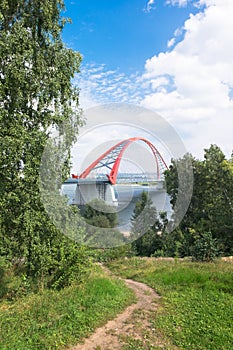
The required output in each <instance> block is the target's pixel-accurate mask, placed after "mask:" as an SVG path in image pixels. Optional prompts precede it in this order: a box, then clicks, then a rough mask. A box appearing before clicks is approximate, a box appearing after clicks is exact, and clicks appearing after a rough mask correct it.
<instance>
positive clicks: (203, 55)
mask: <svg viewBox="0 0 233 350" xmlns="http://www.w3.org/2000/svg"><path fill="white" fill-rule="evenodd" d="M183 3H184V2H183ZM204 3H205V4H206V5H208V7H207V8H206V9H205V11H204V12H200V13H198V14H196V15H195V16H194V15H191V16H190V18H189V19H188V20H187V21H186V22H185V24H184V29H185V36H184V39H183V40H182V41H181V42H180V43H178V44H177V45H176V46H175V47H174V48H173V50H172V51H170V52H165V53H160V54H159V55H157V56H154V57H152V58H151V59H149V60H147V62H146V65H145V74H144V79H146V80H147V81H153V80H154V79H156V77H161V76H166V77H167V76H171V77H172V79H173V81H174V86H175V87H174V89H173V91H168V90H167V91H166V90H163V92H161V91H157V92H151V93H149V94H147V95H146V96H145V97H144V99H143V101H142V105H143V106H145V107H148V108H153V109H154V110H156V111H158V112H160V113H161V115H163V116H165V117H167V118H168V119H169V120H170V122H171V123H172V124H173V125H175V126H176V127H177V129H178V130H179V132H180V133H181V134H182V135H183V137H185V142H186V143H187V145H188V147H189V149H190V150H191V151H192V152H193V153H194V154H198V156H199V155H200V153H201V152H202V149H203V148H204V147H208V146H209V144H210V143H217V144H219V146H220V147H222V148H223V150H224V151H225V152H226V153H227V154H228V155H229V154H230V152H231V149H232V147H233V144H232V135H233V101H232V100H231V99H230V97H229V95H230V93H231V90H232V87H233V60H232V57H233V36H232V16H233V2H232V1H229V0H221V1H219V0H215V1H214V0H205V1H202V4H204ZM180 4H181V2H180Z"/></svg>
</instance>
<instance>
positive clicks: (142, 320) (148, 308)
mask: <svg viewBox="0 0 233 350" xmlns="http://www.w3.org/2000/svg"><path fill="white" fill-rule="evenodd" d="M124 281H125V283H126V284H127V286H128V287H129V288H131V289H132V290H133V291H134V293H135V295H136V298H137V302H136V303H135V304H133V305H131V306H129V307H127V308H126V310H125V311H124V312H122V313H121V314H119V315H118V316H117V317H116V318H115V319H113V320H111V321H108V322H107V324H105V325H104V326H103V327H100V328H98V329H97V330H96V331H95V333H94V334H92V335H91V336H90V337H89V338H88V339H86V340H85V342H84V343H83V344H79V345H77V346H75V347H73V348H72V349H70V350H118V349H121V347H122V346H123V345H124V343H125V342H124V340H126V338H127V337H130V338H133V339H139V340H142V341H144V339H143V334H144V332H145V330H150V327H152V326H151V324H150V321H149V317H150V314H151V312H153V311H155V310H156V308H157V300H158V298H159V295H158V294H157V293H156V292H155V291H154V290H153V289H152V288H150V287H148V286H147V285H146V284H144V283H139V282H136V281H133V280H129V279H126V280H124ZM152 331H153V329H152Z"/></svg>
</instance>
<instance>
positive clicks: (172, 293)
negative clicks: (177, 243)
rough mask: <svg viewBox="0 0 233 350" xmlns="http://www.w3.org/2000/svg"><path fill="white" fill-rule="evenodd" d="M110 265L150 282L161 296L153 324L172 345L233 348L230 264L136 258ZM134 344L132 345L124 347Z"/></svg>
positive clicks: (198, 348)
mask: <svg viewBox="0 0 233 350" xmlns="http://www.w3.org/2000/svg"><path fill="white" fill-rule="evenodd" d="M110 268H111V269H112V270H113V271H114V272H115V273H119V274H120V275H121V276H124V277H127V278H133V279H135V280H138V281H141V282H144V283H147V284H148V285H150V286H151V287H153V288H154V289H155V290H156V291H157V292H158V293H159V294H160V295H161V296H162V298H161V301H160V307H159V309H158V311H157V312H156V313H155V314H154V315H153V319H152V326H153V327H154V328H155V329H156V330H157V332H158V334H162V337H163V338H164V339H165V338H166V339H167V341H168V344H172V345H171V346H169V347H168V348H169V349H177V348H178V349H188V350H192V349H193V350H208V349H209V350H217V349H219V350H220V349H221V350H232V349H233V326H232V325H233V265H232V264H231V263H226V262H222V261H216V262H215V263H193V262H188V261H181V260H174V261H166V260H164V261H163V260H159V259H153V258H151V259H140V258H132V259H128V260H121V261H118V262H114V263H112V264H110ZM131 348H132V347H130V344H128V347H127V346H126V347H125V349H127V350H130V349H131ZM137 348H138V349H140V347H139V346H138V347H135V349H137ZM165 348H166V347H165Z"/></svg>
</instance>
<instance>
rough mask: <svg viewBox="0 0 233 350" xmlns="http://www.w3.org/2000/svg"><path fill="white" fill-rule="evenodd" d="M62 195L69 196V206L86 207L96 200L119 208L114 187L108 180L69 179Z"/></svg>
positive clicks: (64, 185)
mask: <svg viewBox="0 0 233 350" xmlns="http://www.w3.org/2000/svg"><path fill="white" fill-rule="evenodd" d="M62 194H63V195H67V197H68V198H69V204H76V205H85V204H87V203H89V202H90V201H92V200H93V199H95V198H99V199H101V200H104V201H105V202H106V203H107V204H109V205H112V206H117V205H118V201H117V199H116V196H115V191H114V187H113V186H112V185H111V184H110V183H109V181H108V180H106V181H105V180H89V179H88V180H87V179H74V178H71V179H68V180H67V181H65V182H64V183H63V185H62Z"/></svg>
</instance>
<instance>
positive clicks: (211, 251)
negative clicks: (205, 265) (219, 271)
mask: <svg viewBox="0 0 233 350" xmlns="http://www.w3.org/2000/svg"><path fill="white" fill-rule="evenodd" d="M218 254H219V249H218V246H217V240H216V239H214V238H213V237H212V234H211V233H210V232H207V233H204V234H202V235H201V236H199V237H198V238H197V239H196V241H195V242H194V245H193V248H192V259H193V260H195V261H206V262H208V261H213V260H214V259H215V258H216V257H217V256H218Z"/></svg>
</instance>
